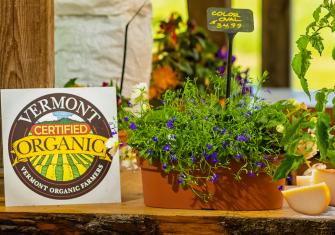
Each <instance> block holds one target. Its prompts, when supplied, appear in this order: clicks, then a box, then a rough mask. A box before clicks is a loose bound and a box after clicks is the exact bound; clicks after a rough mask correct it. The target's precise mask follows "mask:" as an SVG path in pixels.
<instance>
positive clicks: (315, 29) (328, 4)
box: [292, 0, 335, 97]
mask: <svg viewBox="0 0 335 235" xmlns="http://www.w3.org/2000/svg"><path fill="white" fill-rule="evenodd" d="M313 18H314V22H312V23H310V24H309V25H308V26H307V28H306V33H305V35H301V36H300V38H299V39H298V40H297V42H296V43H297V47H298V49H299V52H298V53H297V54H296V55H295V56H294V58H293V61H292V68H293V70H294V72H295V73H296V75H297V76H298V78H299V79H300V83H301V86H302V88H303V90H304V91H305V93H306V94H307V95H308V96H309V97H311V95H310V91H309V88H308V82H307V79H306V73H307V71H308V69H309V67H310V64H311V62H310V61H311V59H312V56H311V55H312V51H311V49H314V50H316V51H317V52H318V53H319V54H320V56H321V55H322V52H323V50H324V44H323V38H322V36H321V31H322V30H324V29H330V30H331V31H332V32H335V3H334V2H333V1H328V0H324V2H323V4H321V5H320V6H319V7H318V8H317V9H316V10H315V11H314V13H313ZM308 45H310V46H311V47H308ZM332 54H333V55H332V56H333V58H334V60H335V48H334V50H333V53H332Z"/></svg>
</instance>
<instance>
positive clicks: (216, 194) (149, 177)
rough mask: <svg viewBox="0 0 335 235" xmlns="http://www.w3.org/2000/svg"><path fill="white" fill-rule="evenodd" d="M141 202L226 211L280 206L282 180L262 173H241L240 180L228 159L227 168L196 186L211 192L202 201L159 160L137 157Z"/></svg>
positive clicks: (235, 165) (152, 205)
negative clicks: (205, 182) (165, 168)
mask: <svg viewBox="0 0 335 235" xmlns="http://www.w3.org/2000/svg"><path fill="white" fill-rule="evenodd" d="M139 162H140V166H141V172H142V182H143V194H144V204H145V205H146V206H150V207H159V208H176V209H213V210H229V211H252V210H273V209H280V208H281V207H282V205H283V197H282V194H281V192H280V191H279V190H278V188H279V187H281V186H283V185H284V183H285V180H284V179H282V180H279V181H276V182H274V181H272V178H271V177H270V176H268V175H267V174H265V173H260V174H259V175H258V176H253V177H251V176H249V175H243V176H242V179H241V180H240V181H237V180H236V179H235V178H234V175H233V173H234V172H236V170H238V169H240V167H241V166H240V165H239V164H238V163H232V165H231V167H230V168H231V169H230V170H228V169H221V170H218V171H217V172H216V174H217V175H218V176H219V178H218V179H217V181H216V182H215V183H212V182H208V183H207V184H206V186H203V187H199V188H198V190H199V191H201V192H203V193H207V194H208V193H209V194H211V195H212V196H211V198H210V199H209V200H208V201H207V202H204V201H203V200H201V199H200V198H199V197H197V196H196V195H195V194H194V192H193V191H192V190H191V189H190V188H183V187H181V186H180V185H179V184H178V183H177V179H178V175H177V174H173V173H170V174H166V173H164V171H163V170H161V169H162V168H161V166H160V164H159V163H156V164H153V165H149V164H148V162H147V161H145V160H140V161H139Z"/></svg>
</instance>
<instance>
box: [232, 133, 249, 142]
mask: <svg viewBox="0 0 335 235" xmlns="http://www.w3.org/2000/svg"><path fill="white" fill-rule="evenodd" d="M234 140H236V141H241V142H247V141H248V140H249V138H248V137H246V136H245V135H244V134H240V135H238V136H235V137H234Z"/></svg>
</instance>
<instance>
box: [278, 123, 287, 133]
mask: <svg viewBox="0 0 335 235" xmlns="http://www.w3.org/2000/svg"><path fill="white" fill-rule="evenodd" d="M276 130H277V132H279V133H283V132H284V130H285V127H284V126H283V125H282V124H280V125H278V126H277V127H276Z"/></svg>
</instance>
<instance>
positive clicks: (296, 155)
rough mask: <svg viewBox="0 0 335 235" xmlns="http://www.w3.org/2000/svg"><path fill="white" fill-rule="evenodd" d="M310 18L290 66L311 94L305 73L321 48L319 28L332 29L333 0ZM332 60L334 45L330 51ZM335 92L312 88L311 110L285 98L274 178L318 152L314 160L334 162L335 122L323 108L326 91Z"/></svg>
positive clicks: (334, 102)
mask: <svg viewBox="0 0 335 235" xmlns="http://www.w3.org/2000/svg"><path fill="white" fill-rule="evenodd" d="M313 18H314V21H313V22H312V23H310V24H309V25H308V26H307V28H306V34H305V35H301V36H300V38H299V39H298V41H297V42H296V44H297V47H298V49H299V53H298V54H296V55H295V56H294V59H293V62H292V68H293V70H294V72H295V73H296V74H297V75H298V77H299V79H300V82H301V86H302V88H303V89H304V91H305V93H306V94H307V95H308V96H309V97H310V98H311V94H310V91H309V88H308V81H307V79H306V73H307V71H308V69H309V67H310V65H311V60H312V51H311V49H314V50H316V51H317V52H318V53H319V54H320V56H322V52H323V50H324V44H323V43H324V42H323V41H324V40H323V38H322V36H321V32H322V30H324V29H330V30H331V32H335V4H334V3H333V1H329V0H325V1H324V2H323V4H321V5H320V6H319V7H318V8H317V9H316V10H315V11H314V12H313ZM332 56H333V59H334V60H335V47H334V49H333V53H332ZM332 94H333V95H334V94H335V86H334V88H332V89H329V88H323V89H321V90H319V91H317V92H316V95H315V99H316V107H315V112H314V111H311V110H310V109H307V106H306V105H304V107H303V108H301V107H300V106H299V104H297V103H295V102H291V105H288V104H287V101H281V103H282V104H285V105H284V106H283V107H282V110H283V112H284V113H286V115H287V116H288V117H289V122H287V123H286V126H285V131H284V132H283V134H284V138H283V139H282V142H281V144H282V146H283V147H284V149H285V159H284V160H283V161H282V163H281V165H280V166H279V168H278V169H277V171H276V173H275V175H274V179H275V180H278V179H281V178H284V177H287V176H288V174H289V173H290V172H291V171H292V170H296V169H298V168H299V167H300V166H301V165H302V164H303V163H306V164H307V165H308V166H309V167H311V165H310V162H311V161H310V159H311V158H312V157H313V156H314V155H317V154H318V156H319V157H318V158H317V159H318V161H320V162H323V163H328V164H332V165H333V166H335V137H334V132H335V125H334V123H332V117H331V116H330V114H329V112H327V110H326V107H327V104H328V103H329V99H330V95H332ZM331 103H332V106H333V108H332V113H333V120H335V98H333V100H332V102H331Z"/></svg>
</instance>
